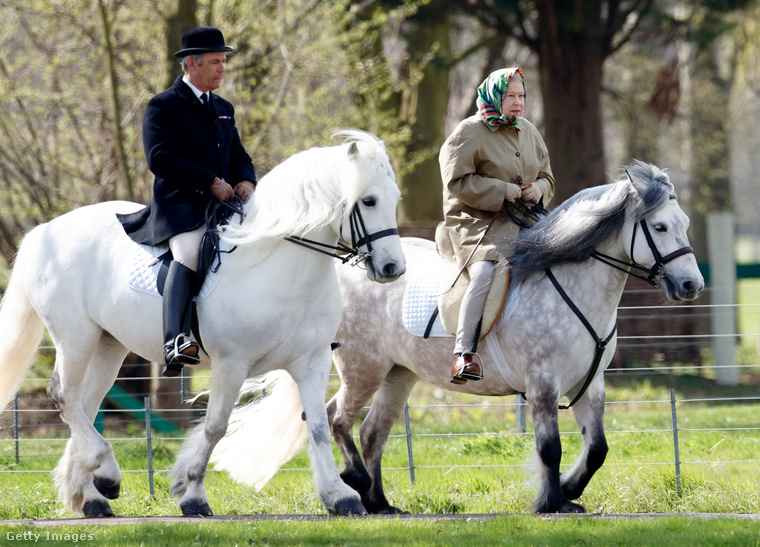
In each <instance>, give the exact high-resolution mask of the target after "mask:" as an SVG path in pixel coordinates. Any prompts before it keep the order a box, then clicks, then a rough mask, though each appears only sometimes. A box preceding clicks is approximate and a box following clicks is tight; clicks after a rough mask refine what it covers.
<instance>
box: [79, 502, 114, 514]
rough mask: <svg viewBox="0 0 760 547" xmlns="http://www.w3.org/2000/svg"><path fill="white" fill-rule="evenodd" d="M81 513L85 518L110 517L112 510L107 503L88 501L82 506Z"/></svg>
mask: <svg viewBox="0 0 760 547" xmlns="http://www.w3.org/2000/svg"><path fill="white" fill-rule="evenodd" d="M82 513H84V516H85V517H86V518H103V517H112V516H113V509H111V506H110V505H108V503H107V502H104V501H99V500H90V501H88V502H87V503H85V504H84V505H83V506H82Z"/></svg>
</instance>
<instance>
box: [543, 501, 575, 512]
mask: <svg viewBox="0 0 760 547" xmlns="http://www.w3.org/2000/svg"><path fill="white" fill-rule="evenodd" d="M585 512H586V508H585V507H583V506H582V505H579V504H577V503H573V502H572V501H566V502H564V503H561V504H559V505H556V506H554V507H551V508H539V509H538V510H537V511H536V513H539V514H540V513H585Z"/></svg>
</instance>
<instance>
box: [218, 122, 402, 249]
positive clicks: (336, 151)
mask: <svg viewBox="0 0 760 547" xmlns="http://www.w3.org/2000/svg"><path fill="white" fill-rule="evenodd" d="M336 136H341V137H343V138H344V143H343V144H341V145H338V146H331V147H314V148H310V149H308V150H304V151H302V152H299V153H297V154H295V155H293V156H291V157H290V158H288V159H286V160H285V161H283V162H282V163H280V164H279V165H277V166H276V167H275V168H274V169H272V170H271V171H270V172H269V173H267V174H266V175H265V176H264V177H263V178H262V179H261V180H260V181H259V182H258V184H257V186H256V191H255V192H254V194H253V198H252V199H251V200H250V201H249V202H248V203H246V205H245V207H244V213H245V219H244V220H243V222H241V223H239V224H234V223H233V224H231V225H230V226H229V227H228V229H227V232H226V234H225V236H224V237H225V239H227V240H228V241H230V242H231V243H234V244H236V245H245V244H249V243H253V242H265V241H266V240H270V241H274V240H279V239H282V238H283V237H288V236H294V235H295V236H302V235H305V234H307V233H308V232H310V231H313V230H316V229H318V228H322V227H324V226H328V225H332V224H335V225H337V224H339V223H340V222H341V221H342V220H343V218H344V217H346V216H347V215H348V214H349V213H350V212H351V207H352V206H353V204H354V203H356V202H357V201H358V200H359V199H360V198H361V197H362V195H363V194H365V193H366V192H367V190H368V189H369V188H370V187H371V186H372V185H373V184H374V183H375V182H376V181H377V179H378V178H379V177H380V176H383V177H387V174H388V173H390V174H391V177H393V169H392V168H391V165H390V159H389V157H388V152H387V150H386V148H385V145H384V144H383V142H382V141H381V140H379V139H378V138H377V137H375V136H374V135H372V134H370V133H366V132H364V131H359V130H344V131H339V132H337V133H335V134H334V135H333V137H336ZM353 143H355V144H353ZM352 146H356V147H357V148H356V149H358V151H359V153H358V154H352V153H350V150H351V147H352Z"/></svg>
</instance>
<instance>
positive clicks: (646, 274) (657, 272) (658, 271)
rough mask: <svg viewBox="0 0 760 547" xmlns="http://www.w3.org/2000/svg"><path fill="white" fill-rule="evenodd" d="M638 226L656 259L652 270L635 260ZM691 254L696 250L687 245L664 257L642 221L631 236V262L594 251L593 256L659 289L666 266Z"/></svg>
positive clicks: (635, 225)
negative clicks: (634, 247) (680, 257)
mask: <svg viewBox="0 0 760 547" xmlns="http://www.w3.org/2000/svg"><path fill="white" fill-rule="evenodd" d="M638 226H641V231H642V232H643V233H644V237H645V238H646V240H647V245H649V250H650V251H652V256H653V257H654V264H653V265H652V267H651V268H647V267H646V266H642V265H640V264H638V263H636V261H635V260H634V259H633V246H634V245H635V244H636V228H637V227H638ZM689 253H691V254H694V249H692V248H691V246H690V245H685V246H683V247H681V248H680V249H676V250H675V251H673V252H672V253H668V254H666V255H665V256H662V254H660V251H659V250H658V249H657V245H656V244H655V242H654V239H652V234H651V233H650V232H649V227H648V226H647V223H646V221H644V220H641V221H639V222H638V223H637V224H634V225H633V235H632V236H631V250H630V253H629V254H630V257H631V261H630V262H626V261H625V260H620V259H619V258H615V257H612V256H609V255H605V254H602V253H600V252H598V251H594V252H593V253H592V255H591V256H593V257H594V258H596V259H597V260H598V261H600V262H603V263H605V264H607V265H608V266H612V267H613V268H616V269H618V270H620V271H623V272H626V273H627V274H629V275H632V276H633V277H636V278H638V279H641V280H642V281H646V282H647V283H649V284H650V285H652V286H653V287H659V286H660V281H661V280H662V269H663V268H664V267H665V264H667V263H668V262H670V261H672V260H675V259H676V258H678V257H679V256H683V255H685V254H689ZM625 268H631V269H634V270H638V271H639V272H642V273H641V274H640V273H637V272H633V271H631V270H627V269H625ZM642 274H643V275H642Z"/></svg>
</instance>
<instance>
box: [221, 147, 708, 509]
mask: <svg viewBox="0 0 760 547" xmlns="http://www.w3.org/2000/svg"><path fill="white" fill-rule="evenodd" d="M627 173H628V174H627V176H626V177H625V178H623V179H621V180H619V181H618V182H616V183H613V184H608V185H605V186H600V187H596V188H589V189H586V190H583V191H581V192H579V193H578V194H576V195H575V196H574V197H572V198H571V199H569V200H568V201H567V202H565V203H563V204H562V205H561V206H560V207H558V208H557V209H556V210H555V211H553V212H552V213H551V214H549V216H547V217H545V218H543V219H542V220H540V221H539V222H538V223H537V224H536V225H535V226H534V227H533V228H531V229H530V230H526V231H523V232H522V233H521V234H520V237H519V241H518V243H517V251H516V254H515V255H514V256H513V257H512V258H511V259H510V261H511V264H512V272H511V275H512V281H511V286H510V288H509V292H508V295H507V300H506V304H505V306H504V310H503V312H502V314H501V316H500V317H499V319H498V321H497V323H496V325H495V326H494V328H493V329H492V330H491V332H490V333H489V334H488V335H487V336H486V337H485V338H484V339H483V340H481V341H480V354H481V356H482V358H483V362H484V365H485V378H484V379H483V380H481V381H479V382H467V383H466V384H464V385H454V384H451V383H450V382H449V379H450V369H451V365H450V363H451V354H452V352H453V348H454V341H453V338H451V337H448V338H444V337H438V338H428V339H424V338H422V337H421V336H416V335H414V334H411V333H410V332H409V331H408V330H407V328H406V327H405V326H404V321H403V317H402V315H403V307H404V298H405V292H406V289H407V286H408V285H410V284H411V282H412V281H413V280H414V279H415V276H417V275H419V272H420V271H421V270H429V269H432V270H436V269H443V268H444V266H443V263H442V262H441V261H440V258H439V257H438V254H437V253H436V251H435V248H434V245H433V243H432V242H430V241H425V240H421V239H408V238H402V242H403V250H404V254H405V255H406V259H407V273H406V275H405V276H404V277H402V278H401V279H400V280H398V281H396V282H394V283H391V284H387V285H379V284H376V283H371V282H368V281H367V280H366V279H365V276H363V275H362V273H361V272H359V271H355V269H347V268H338V269H337V270H338V279H339V281H340V286H341V295H342V299H343V306H342V309H343V311H342V319H341V327H340V330H339V332H338V340H339V341H340V342H341V344H342V346H341V347H340V348H338V349H337V350H336V351H335V352H333V361H334V362H335V364H336V366H337V368H338V372H339V374H340V378H341V387H340V389H339V390H338V392H337V393H336V395H335V397H333V398H332V400H330V402H329V403H328V405H327V414H328V419H329V421H330V426H331V428H332V432H333V436H334V437H335V439H336V441H337V443H338V446H339V447H340V450H341V451H342V452H343V456H344V459H345V469H344V471H343V472H342V473H341V477H342V478H343V480H344V481H345V482H346V483H347V484H348V485H350V486H351V487H353V488H354V489H356V490H357V491H358V492H359V493H360V494H361V500H362V504H363V505H364V507H365V508H366V509H367V510H368V511H370V512H374V513H392V512H398V511H399V509H397V508H395V507H393V506H391V505H390V504H389V503H388V500H387V499H386V497H385V494H384V492H383V481H382V472H381V460H382V456H383V450H384V448H385V444H386V441H387V439H388V435H389V433H390V430H391V426H392V425H393V423H394V422H395V421H396V420H397V419H398V417H399V415H400V414H401V412H402V410H403V407H404V403H405V401H406V399H407V397H408V395H409V393H410V391H411V389H412V387H413V386H414V384H415V382H417V380H418V379H419V378H422V379H423V380H425V381H427V382H430V383H432V384H435V385H437V386H439V387H441V388H444V389H452V390H457V391H462V392H466V393H474V394H479V395H509V394H516V393H524V394H525V395H526V397H527V400H528V404H529V405H530V410H531V414H532V418H533V423H534V431H535V439H536V449H537V452H538V456H539V458H538V460H539V462H538V477H537V478H538V482H539V485H540V486H539V490H538V493H537V497H536V500H535V510H536V511H537V512H541V513H554V512H582V511H583V508H582V506H581V505H579V504H577V503H574V502H572V501H570V500H573V499H577V498H578V497H580V495H581V494H582V493H583V490H584V489H585V488H586V486H587V485H588V483H589V480H590V479H591V477H592V476H593V474H594V473H595V472H596V471H597V470H598V469H599V468H600V467H601V465H602V463H603V462H604V458H605V456H606V454H607V442H606V440H605V435H604V428H603V414H604V378H603V372H604V370H605V369H606V368H607V366H608V365H609V363H610V360H611V359H612V355H613V353H614V351H615V344H616V341H617V338H616V336H615V332H616V329H615V325H616V322H617V306H618V303H619V302H620V297H621V295H622V293H623V288H624V286H625V283H626V279H627V277H628V275H629V273H628V272H629V270H631V273H633V274H634V275H639V276H641V277H643V278H645V279H648V280H650V281H651V282H652V283H653V284H655V285H662V286H664V288H665V291H666V294H667V296H668V298H670V299H671V300H673V301H683V300H692V299H694V298H696V297H697V295H699V293H700V292H701V290H702V289H703V288H704V281H703V279H702V276H701V274H700V273H699V269H698V268H697V262H696V259H695V258H694V254H693V251H692V249H691V247H690V246H689V241H688V238H687V236H686V230H687V228H688V225H689V219H688V217H687V216H686V215H685V214H684V212H683V211H682V210H681V208H680V207H679V205H678V201H677V200H676V195H675V192H674V189H673V185H672V184H671V183H670V181H669V179H668V176H667V173H666V172H665V171H662V170H660V169H658V168H657V167H655V166H653V165H648V164H644V163H638V162H637V163H634V164H632V165H630V166H629V167H628V169H627ZM555 283H556V286H555ZM563 294H564V295H565V297H566V298H567V300H566V299H565V297H563ZM573 308H575V310H574V309H573ZM576 312H577V313H576ZM594 365H596V366H594ZM270 379H271V378H270ZM277 380H278V383H276V384H274V386H273V387H272V389H271V390H270V389H268V390H267V392H268V396H267V397H264V398H259V399H257V403H254V404H246V405H242V406H241V407H239V408H238V409H236V410H235V411H234V412H233V417H232V419H231V429H232V430H233V432H232V434H230V435H228V436H227V437H226V438H224V439H222V441H220V443H219V445H217V448H216V450H215V452H214V454H213V456H212V458H211V459H212V461H213V462H215V464H216V466H217V468H221V469H226V470H227V471H229V472H230V473H231V475H232V476H233V478H235V479H236V480H239V481H241V482H244V483H247V484H253V485H256V486H258V487H261V486H263V485H264V484H265V483H266V481H267V480H268V479H269V477H271V476H272V474H273V473H274V472H275V471H276V470H277V468H278V467H279V465H281V464H282V463H284V459H285V458H288V457H290V456H292V454H293V453H295V450H296V448H297V447H298V446H299V443H301V442H302V441H303V440H304V439H305V434H304V432H303V431H302V428H301V429H300V430H299V428H298V427H295V426H294V425H293V424H297V423H299V422H300V421H301V414H300V408H298V407H293V406H292V405H291V406H287V404H286V403H287V401H293V400H294V398H293V397H289V396H287V393H288V391H289V390H292V389H294V386H293V383H292V380H289V379H288V377H287V376H286V375H281V377H280V378H278V379H277ZM253 389H260V386H256V385H255V386H253ZM373 394H374V395H375V397H374V400H373V401H372V406H371V409H370V411H369V414H368V415H367V417H366V419H365V420H364V422H363V424H362V426H361V434H360V437H361V447H362V455H363V458H364V460H363V461H362V457H360V455H359V452H358V451H357V448H356V446H355V444H354V440H353V436H352V429H353V425H354V421H355V419H356V416H357V415H358V413H359V411H360V410H361V409H362V408H363V407H364V406H365V405H366V404H367V402H368V401H369V400H370V398H371V397H372V395H373ZM563 396H566V397H568V398H569V399H570V403H572V409H573V412H574V415H575V419H576V422H577V424H578V427H579V429H580V431H581V435H582V437H583V445H584V448H583V452H582V453H581V455H580V457H579V458H578V461H577V463H576V464H575V466H574V467H573V468H572V469H570V470H569V471H567V472H565V473H560V460H561V457H562V447H561V445H560V434H559V428H558V425H557V415H558V408H559V405H560V399H561V398H562V397H563ZM307 416H308V412H307ZM262 424H270V425H272V424H275V427H274V428H273V430H276V431H278V432H280V434H279V435H278V438H277V441H276V443H262V442H261V440H260V439H261V437H260V434H261V433H260V431H261V429H262ZM281 445H284V446H287V447H288V451H287V453H286V452H281V454H282V457H281V458H277V459H276V460H272V461H270V462H268V463H269V464H270V465H269V466H268V467H262V466H261V465H254V464H253V462H260V461H263V458H262V456H261V455H260V452H262V451H264V452H267V453H271V452H273V451H274V450H276V449H277V447H279V446H281ZM251 454H255V456H251Z"/></svg>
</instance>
